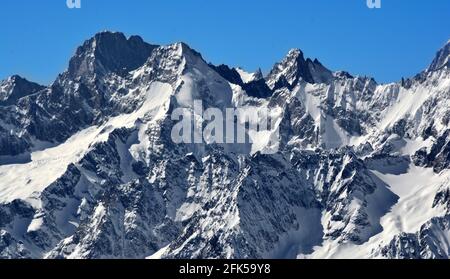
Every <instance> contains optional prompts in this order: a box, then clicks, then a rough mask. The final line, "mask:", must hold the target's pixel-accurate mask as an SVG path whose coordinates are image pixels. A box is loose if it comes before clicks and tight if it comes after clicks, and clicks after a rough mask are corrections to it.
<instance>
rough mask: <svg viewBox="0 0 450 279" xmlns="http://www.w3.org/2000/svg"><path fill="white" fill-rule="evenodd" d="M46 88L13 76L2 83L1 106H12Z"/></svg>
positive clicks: (0, 92)
mask: <svg viewBox="0 0 450 279" xmlns="http://www.w3.org/2000/svg"><path fill="white" fill-rule="evenodd" d="M44 88H45V87H44V86H42V85H39V84H37V83H34V82H31V81H28V80H27V79H25V78H23V77H21V76H19V75H13V76H10V77H8V78H7V79H6V80H4V81H0V105H12V104H14V103H15V102H17V100H19V99H20V98H23V97H25V96H28V95H31V94H34V93H36V92H38V91H40V90H42V89H44Z"/></svg>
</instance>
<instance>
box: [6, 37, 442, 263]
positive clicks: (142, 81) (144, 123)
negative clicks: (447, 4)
mask: <svg viewBox="0 0 450 279" xmlns="http://www.w3.org/2000/svg"><path fill="white" fill-rule="evenodd" d="M449 50H450V43H447V44H446V45H445V46H444V47H443V48H442V49H441V50H440V51H439V52H438V54H437V55H436V58H435V59H434V61H433V62H432V63H431V64H430V66H429V67H428V69H426V70H424V71H423V72H422V73H419V74H418V75H416V76H415V77H412V78H409V79H403V80H402V81H400V82H398V83H392V84H378V83H377V82H376V81H375V80H374V79H372V78H370V77H354V76H352V75H351V74H349V73H347V72H344V71H338V72H333V71H331V70H329V69H327V68H326V67H325V66H324V65H322V63H320V62H319V61H318V60H317V59H314V60H312V59H309V58H305V57H304V54H303V53H302V52H301V51H300V50H298V49H294V50H291V51H290V52H289V53H288V54H287V56H286V57H285V58H284V59H283V60H282V61H281V62H280V63H277V64H276V65H275V66H274V68H273V69H272V70H271V71H270V73H269V74H268V75H267V76H266V77H264V76H263V75H262V73H261V71H257V72H255V73H249V72H246V71H245V70H243V69H241V68H233V67H229V66H227V65H213V64H210V63H207V62H205V60H204V59H203V58H202V56H201V54H199V53H198V52H196V51H195V50H193V49H191V48H190V47H189V46H188V45H186V44H184V43H176V44H172V45H167V46H157V45H151V44H148V43H145V42H144V41H143V40H142V39H141V38H140V37H138V36H132V37H130V38H126V37H125V36H124V35H123V34H121V33H113V32H102V33H99V34H97V35H95V36H94V37H93V38H91V39H89V40H88V41H86V42H85V43H84V44H83V45H82V46H80V47H79V48H78V49H77V51H76V54H75V55H74V57H73V58H72V59H71V60H70V62H69V67H68V69H67V70H66V71H65V72H64V73H62V74H60V75H59V76H58V78H57V79H56V80H55V82H54V83H53V84H51V85H50V86H47V87H45V86H40V85H37V84H35V83H31V82H29V81H26V80H25V79H23V78H20V77H18V76H14V77H11V78H8V79H7V80H5V81H3V82H1V83H0V258H449V256H450V245H449V243H450V225H449V224H450V123H449V122H450V110H449V109H448V108H449V107H450V67H449V57H450V51H449ZM198 99H200V100H202V101H203V106H204V107H205V108H218V109H219V110H221V111H225V110H227V109H228V108H248V107H252V108H256V109H262V108H265V109H268V110H269V111H270V112H271V116H272V117H274V121H273V122H274V123H276V125H277V128H278V129H279V134H277V133H273V131H268V132H265V133H259V132H257V131H249V136H250V137H251V138H252V139H253V143H252V144H244V145H242V144H223V145H222V144H206V143H198V144H175V143H174V142H173V141H172V138H171V131H172V128H173V127H174V125H175V124H176V122H175V121H173V120H172V119H171V113H172V112H173V111H174V110H175V109H177V108H186V109H188V110H192V109H193V101H194V100H198ZM199 117H200V116H199ZM241 120H242V119H237V121H238V122H239V121H241ZM275 136H277V142H278V143H279V144H278V145H277V149H278V152H276V153H275V154H266V152H264V151H265V150H267V149H269V148H272V147H273V146H272V145H271V144H273V142H272V141H271V139H272V140H273V137H275Z"/></svg>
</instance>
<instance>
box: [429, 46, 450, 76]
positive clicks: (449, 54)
mask: <svg viewBox="0 0 450 279" xmlns="http://www.w3.org/2000/svg"><path fill="white" fill-rule="evenodd" d="M445 67H447V68H450V40H448V41H447V43H446V44H445V45H444V46H443V47H442V48H441V49H440V50H439V51H438V52H437V53H436V56H435V58H434V59H433V62H431V65H430V66H429V67H428V69H427V71H428V72H434V71H439V70H441V69H443V68H445Z"/></svg>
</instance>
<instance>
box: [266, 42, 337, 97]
mask: <svg viewBox="0 0 450 279" xmlns="http://www.w3.org/2000/svg"><path fill="white" fill-rule="evenodd" d="M332 76H333V75H332V72H331V71H330V70H328V69H327V68H325V67H324V66H323V65H322V64H321V63H320V62H319V60H317V59H314V61H313V60H311V59H309V58H308V59H306V60H305V57H304V54H303V52H302V51H301V50H300V49H298V48H295V49H291V50H290V51H289V52H288V54H287V55H286V57H285V58H284V59H283V61H281V62H280V63H277V64H275V66H274V67H273V69H272V70H271V71H270V73H269V75H268V76H267V77H266V80H267V84H268V86H269V87H270V88H271V89H273V90H274V89H277V88H280V87H289V88H292V87H293V86H295V85H296V84H297V83H298V82H299V81H300V80H303V81H306V82H308V83H322V82H327V81H329V80H330V79H331V78H332Z"/></svg>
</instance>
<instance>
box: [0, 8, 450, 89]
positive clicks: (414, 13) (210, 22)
mask: <svg viewBox="0 0 450 279" xmlns="http://www.w3.org/2000/svg"><path fill="white" fill-rule="evenodd" d="M81 1H82V8H81V9H79V10H77V9H74V10H70V9H68V8H67V7H66V0H33V1H30V0H2V1H1V3H0V5H1V6H0V15H1V17H0V18H1V20H0V32H1V33H0V79H3V78H5V77H6V76H9V75H12V74H20V75H23V76H25V77H27V78H29V79H31V80H34V81H38V82H41V83H44V84H45V83H50V82H51V81H53V80H54V79H55V77H56V76H57V74H58V73H60V72H62V71H64V70H65V69H66V67H67V64H68V60H69V58H70V57H71V56H72V54H73V53H74V51H75V49H76V47H77V46H78V45H80V44H81V43H82V42H83V41H84V40H85V39H88V38H89V37H91V36H92V35H93V34H95V33H96V32H98V31H101V30H112V31H122V32H124V33H125V34H126V35H133V34H137V35H140V36H142V37H143V38H144V39H145V40H146V41H148V42H151V43H157V44H168V43H172V42H178V41H184V42H186V43H188V44H189V45H190V46H191V47H193V48H194V49H196V50H198V51H200V52H201V53H202V54H203V56H204V57H205V59H206V60H208V61H211V62H213V63H216V64H219V63H225V64H228V65H231V66H242V67H244V68H245V69H247V70H249V71H251V70H255V69H257V68H258V67H261V68H262V69H263V71H265V72H267V71H268V70H269V69H270V68H271V67H272V65H273V64H274V63H275V62H277V61H279V60H280V59H282V58H283V57H284V55H285V54H286V52H287V51H288V50H289V49H290V48H294V47H296V48H300V49H302V50H303V51H304V52H305V54H306V56H308V57H312V58H318V59H319V60H320V61H321V62H322V63H323V64H324V65H326V66H327V67H329V68H331V69H333V70H347V71H349V72H351V73H352V74H361V75H369V76H373V77H375V79H377V80H378V81H381V82H389V81H396V80H399V79H400V78H401V77H402V76H405V77H408V76H412V75H414V74H416V73H418V72H419V71H421V70H422V69H424V68H426V67H427V65H428V64H429V63H430V62H431V60H432V58H433V57H434V55H435V52H436V51H437V50H438V49H439V48H440V47H442V46H443V45H444V44H445V42H447V40H448V39H450V1H449V0H382V8H381V9H379V10H370V9H368V8H367V6H366V0H308V1H307V0H247V1H244V0H127V1H126V0H81Z"/></svg>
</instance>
